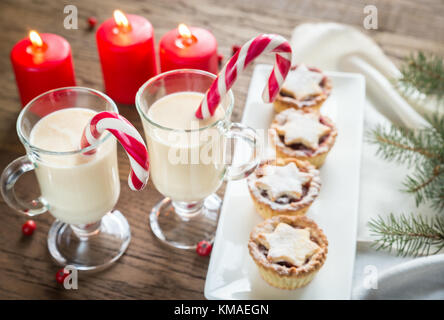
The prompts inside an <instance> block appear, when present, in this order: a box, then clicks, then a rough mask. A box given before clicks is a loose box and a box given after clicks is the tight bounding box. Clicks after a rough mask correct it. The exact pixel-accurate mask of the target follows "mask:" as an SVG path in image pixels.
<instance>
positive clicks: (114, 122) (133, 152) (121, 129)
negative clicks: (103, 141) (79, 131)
mask: <svg viewBox="0 0 444 320" xmlns="http://www.w3.org/2000/svg"><path fill="white" fill-rule="evenodd" d="M105 130H108V131H109V132H111V134H113V135H114V136H115V137H116V139H117V140H118V141H119V142H120V144H121V145H122V147H123V148H124V149H125V151H126V154H127V155H128V158H129V160H130V165H131V172H130V174H129V176H128V185H129V187H130V188H131V190H134V191H137V190H142V189H143V188H144V187H145V185H146V183H147V182H148V177H149V161H148V151H147V148H146V146H145V142H143V139H142V137H141V136H140V134H139V132H138V131H137V130H136V128H134V126H133V125H132V124H131V123H130V122H129V121H128V120H127V119H125V118H124V117H122V116H121V115H119V114H118V113H115V112H109V111H103V112H100V113H98V114H96V115H95V116H94V117H92V118H91V120H90V122H89V124H88V125H87V126H86V127H85V130H84V131H83V135H82V139H81V141H80V147H81V148H82V149H83V148H86V147H88V146H90V145H92V144H94V143H95V142H96V141H97V140H98V139H99V138H100V136H101V135H102V133H103V132H104V131H105ZM95 152H96V151H95V150H91V151H88V152H86V153H85V154H94V153H95Z"/></svg>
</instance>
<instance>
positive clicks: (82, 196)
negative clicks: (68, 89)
mask: <svg viewBox="0 0 444 320" xmlns="http://www.w3.org/2000/svg"><path fill="white" fill-rule="evenodd" d="M94 114H95V112H94V111H93V110H90V109H85V108H67V109H61V110H58V111H56V112H53V113H50V114H48V115H47V116H45V117H43V118H42V119H40V120H39V121H38V122H37V123H36V124H35V125H34V127H33V128H32V131H31V133H30V138H29V139H30V143H31V144H32V145H33V146H35V147H38V148H41V149H43V150H46V151H53V152H69V151H77V150H79V144H80V138H81V136H82V132H83V129H84V128H85V126H86V125H87V123H88V121H89V120H90V119H91V117H92V116H94ZM35 161H36V168H35V173H36V176H37V180H38V183H39V185H40V189H41V193H42V198H43V199H44V200H45V202H46V203H48V205H49V211H50V212H51V213H52V214H53V215H54V216H55V217H56V218H57V219H59V220H61V221H63V222H65V223H68V224H89V223H92V222H96V221H99V220H100V219H101V218H102V216H103V215H104V214H106V213H107V212H109V211H110V210H112V209H113V207H114V205H115V204H116V202H117V199H118V197H119V193H120V182H119V174H118V167H117V152H116V141H115V140H114V139H107V140H106V141H104V142H103V143H102V144H101V145H99V146H98V147H97V149H96V153H95V154H93V155H84V154H81V153H73V154H72V155H68V156H67V155H66V154H64V155H63V156H58V155H49V154H43V155H41V156H40V157H39V159H36V160H35Z"/></svg>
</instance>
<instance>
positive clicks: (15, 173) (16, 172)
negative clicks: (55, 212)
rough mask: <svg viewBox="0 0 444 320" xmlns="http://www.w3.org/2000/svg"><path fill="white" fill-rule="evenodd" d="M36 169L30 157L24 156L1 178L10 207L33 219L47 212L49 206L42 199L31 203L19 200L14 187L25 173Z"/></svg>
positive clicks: (8, 167)
mask: <svg viewBox="0 0 444 320" xmlns="http://www.w3.org/2000/svg"><path fill="white" fill-rule="evenodd" d="M34 169H35V165H34V163H33V162H32V161H31V160H30V159H29V157H28V156H22V157H20V158H17V159H15V160H14V161H12V162H11V163H10V164H9V165H8V166H7V167H6V168H5V170H3V173H2V176H1V178H0V187H1V189H0V190H1V193H2V196H3V199H4V200H5V202H6V203H7V204H8V206H10V207H11V208H13V209H15V210H17V211H18V212H21V213H23V214H26V215H28V216H31V217H32V216H36V215H38V214H42V213H44V212H46V211H47V210H48V207H47V205H46V204H45V202H44V200H43V199H42V198H38V199H35V200H31V201H26V200H22V199H19V198H18V197H17V195H16V194H15V190H14V186H15V183H16V182H17V181H18V179H19V178H20V177H21V176H22V175H23V174H24V173H26V172H28V171H31V170H34Z"/></svg>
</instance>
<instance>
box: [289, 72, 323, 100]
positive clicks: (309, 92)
mask: <svg viewBox="0 0 444 320" xmlns="http://www.w3.org/2000/svg"><path fill="white" fill-rule="evenodd" d="M323 78H324V75H323V74H322V73H320V72H314V71H310V70H309V69H308V68H307V67H306V66H305V65H303V64H302V65H300V66H298V67H297V68H296V70H292V71H290V72H289V73H288V76H287V78H286V80H285V82H284V85H283V86H282V90H284V91H285V92H286V93H289V94H291V95H292V96H293V97H294V98H295V99H298V100H301V101H302V100H304V99H305V98H307V97H309V96H314V95H317V94H320V93H322V88H321V86H320V85H319V84H320V83H321V81H322V79H323Z"/></svg>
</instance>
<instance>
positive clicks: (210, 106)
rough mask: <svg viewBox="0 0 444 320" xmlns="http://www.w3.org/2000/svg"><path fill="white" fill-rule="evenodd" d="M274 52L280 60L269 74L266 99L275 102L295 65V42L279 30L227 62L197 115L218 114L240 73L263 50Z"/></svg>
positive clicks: (262, 37) (237, 53)
mask: <svg viewBox="0 0 444 320" xmlns="http://www.w3.org/2000/svg"><path fill="white" fill-rule="evenodd" d="M267 52H273V53H275V54H276V61H275V64H274V68H273V71H272V72H271V74H270V76H269V77H268V81H267V84H266V86H265V88H264V91H263V93H262V99H263V100H264V101H265V102H267V103H268V102H272V101H273V100H274V99H275V98H276V96H277V94H278V93H279V90H280V89H281V86H282V84H283V83H284V80H285V78H286V77H287V74H288V71H289V70H290V67H291V46H290V44H289V43H288V41H287V40H285V39H284V38H283V37H281V36H279V35H276V34H261V35H259V36H257V37H256V38H253V39H251V40H250V41H248V42H247V43H245V44H244V45H243V46H242V47H241V49H240V50H238V51H237V52H236V53H235V54H234V56H232V57H231V59H230V60H229V61H228V62H227V64H226V65H225V66H224V68H223V69H222V71H221V72H219V75H218V76H217V78H216V79H215V80H214V82H213V83H212V84H211V86H210V88H209V89H208V91H207V92H206V94H205V97H204V99H203V100H202V102H201V104H200V106H199V108H198V109H197V111H196V117H197V118H199V119H206V118H209V117H211V116H212V115H213V114H214V111H215V110H216V108H217V106H218V105H219V103H220V101H221V100H222V98H223V97H224V96H225V94H226V93H227V92H228V90H230V88H231V87H232V86H233V84H234V82H235V81H236V78H237V76H238V75H239V74H240V73H241V72H242V71H243V70H244V69H245V68H246V67H247V66H248V65H249V64H250V62H252V61H253V60H254V59H256V58H257V57H258V56H259V55H261V54H262V53H267Z"/></svg>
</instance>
